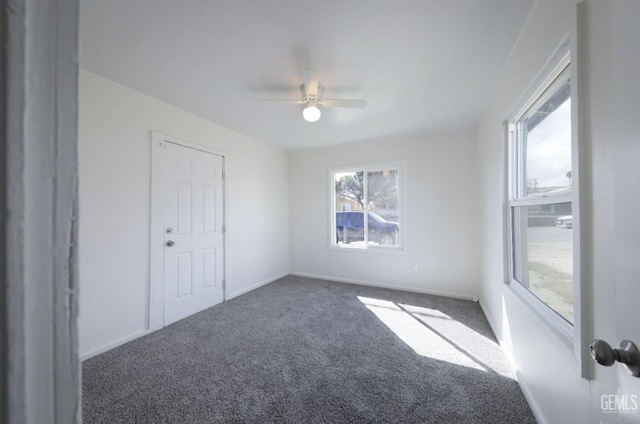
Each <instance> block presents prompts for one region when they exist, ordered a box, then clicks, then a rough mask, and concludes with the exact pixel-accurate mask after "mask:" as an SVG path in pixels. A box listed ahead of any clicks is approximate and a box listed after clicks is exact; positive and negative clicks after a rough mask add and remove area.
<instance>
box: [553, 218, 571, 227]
mask: <svg viewBox="0 0 640 424" xmlns="http://www.w3.org/2000/svg"><path fill="white" fill-rule="evenodd" d="M556 227H562V228H573V215H565V216H559V217H558V218H556Z"/></svg>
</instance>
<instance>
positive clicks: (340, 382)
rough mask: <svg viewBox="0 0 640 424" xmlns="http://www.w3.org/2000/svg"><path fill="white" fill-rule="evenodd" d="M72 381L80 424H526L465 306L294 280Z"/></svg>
mask: <svg viewBox="0 0 640 424" xmlns="http://www.w3.org/2000/svg"><path fill="white" fill-rule="evenodd" d="M82 380H83V384H82V388H83V395H82V396H83V422H84V423H110V424H111V423H154V424H159V423H492V424H496V423H535V419H534V417H533V415H532V413H531V410H530V409H529V406H528V405H527V402H526V400H525V399H524V396H523V395H522V392H521V391H520V388H519V386H518V384H517V383H516V381H515V380H514V379H513V376H512V375H511V371H510V370H509V366H508V364H507V361H506V359H505V358H504V356H503V354H502V351H501V350H500V348H499V347H498V345H497V343H496V341H495V338H494V336H493V334H492V332H491V329H490V328H489V325H488V324H487V321H486V319H485V318H484V316H483V314H482V311H481V309H480V307H479V306H478V305H477V304H476V303H473V302H470V301H464V300H459V299H451V298H446V297H438V296H428V295H421V294H415V293H408V292H402V291H395V290H386V289H378V288H372V287H364V286H358V285H350V284H340V283H335V282H329V281H322V280H314V279H308V278H300V277H293V276H289V277H285V278H283V279H281V280H278V281H276V282H273V283H271V284H268V285H266V286H264V287H261V288H259V289H257V290H254V291H252V292H250V293H247V294H245V295H242V296H239V297H237V298H235V299H232V300H230V301H228V302H225V303H223V304H220V305H217V306H214V307H213V308H210V309H207V310H205V311H203V312H200V313H198V314H196V315H193V316H191V317H189V318H186V319H184V320H182V321H179V322H177V323H175V324H172V325H170V326H168V327H165V328H164V329H162V330H160V331H157V332H154V333H152V334H150V335H147V336H145V337H142V338H139V339H136V340H134V341H132V342H129V343H127V344H125V345H122V346H120V347H118V348H116V349H113V350H111V351H108V352H106V353H103V354H101V355H99V356H96V357H94V358H91V359H89V360H87V361H85V362H84V363H83V378H82Z"/></svg>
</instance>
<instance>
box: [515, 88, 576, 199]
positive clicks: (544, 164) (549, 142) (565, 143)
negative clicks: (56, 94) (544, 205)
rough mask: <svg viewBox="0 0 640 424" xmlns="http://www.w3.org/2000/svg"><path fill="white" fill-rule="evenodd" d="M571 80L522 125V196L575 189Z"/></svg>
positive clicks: (520, 123) (521, 122) (530, 113)
mask: <svg viewBox="0 0 640 424" xmlns="http://www.w3.org/2000/svg"><path fill="white" fill-rule="evenodd" d="M565 78H567V80H566V81H565V82H564V83H563V84H562V85H561V86H560V87H559V88H558V89H557V90H556V91H555V93H554V94H553V95H551V97H550V98H549V99H548V100H546V101H545V102H544V103H543V104H542V105H540V106H534V109H533V111H531V112H529V113H527V115H525V117H524V119H522V120H521V121H520V122H519V127H520V131H521V135H522V141H523V146H522V147H523V155H524V158H523V164H522V165H523V170H522V171H524V172H523V178H522V181H521V183H522V185H523V186H522V192H523V193H522V194H524V195H525V196H530V195H535V194H553V193H563V192H566V191H568V190H569V189H570V188H571V98H570V85H569V84H570V83H569V80H568V77H565Z"/></svg>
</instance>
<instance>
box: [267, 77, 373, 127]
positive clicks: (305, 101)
mask: <svg viewBox="0 0 640 424" xmlns="http://www.w3.org/2000/svg"><path fill="white" fill-rule="evenodd" d="M302 79H303V81H304V82H303V84H302V85H301V86H300V91H301V93H302V99H299V100H282V99H265V100H258V101H259V102H265V103H282V104H295V105H306V106H305V108H304V109H303V110H302V117H303V118H304V119H305V120H306V121H309V122H316V121H317V120H318V119H320V115H321V114H322V112H321V111H320V109H318V106H322V107H343V108H349V109H363V108H364V107H365V106H366V105H367V101H366V100H362V99H325V98H323V97H322V94H323V93H324V87H323V86H322V85H320V84H319V83H318V76H317V74H316V72H315V71H314V70H311V69H304V70H303V71H302Z"/></svg>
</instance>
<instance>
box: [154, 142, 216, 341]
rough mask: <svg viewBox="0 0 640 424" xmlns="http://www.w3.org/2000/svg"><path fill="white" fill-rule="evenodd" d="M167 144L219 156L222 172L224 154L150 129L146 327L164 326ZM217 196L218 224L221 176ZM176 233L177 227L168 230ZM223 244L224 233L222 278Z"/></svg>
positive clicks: (157, 327) (155, 328) (159, 327)
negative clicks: (147, 312) (164, 215)
mask: <svg viewBox="0 0 640 424" xmlns="http://www.w3.org/2000/svg"><path fill="white" fill-rule="evenodd" d="M167 143H171V144H174V145H177V146H181V147H186V148H190V149H194V150H198V151H202V152H205V153H210V154H213V155H216V156H220V157H222V170H223V172H224V169H225V163H226V158H227V155H226V153H224V152H221V151H219V150H215V149H210V148H208V147H206V146H202V145H199V144H195V143H190V142H188V141H184V140H180V139H177V138H175V137H171V136H167V135H165V134H161V133H159V132H156V131H151V203H150V206H151V209H150V214H151V216H150V218H151V219H150V228H149V231H150V237H149V239H150V250H149V254H150V257H149V324H148V326H149V329H151V330H159V329H161V328H163V327H164V320H165V316H164V304H165V297H164V249H165V247H164V239H165V234H164V231H165V228H164V217H163V207H164V202H163V188H164V187H165V184H166V183H167V180H166V175H165V174H164V173H163V169H164V165H165V162H164V161H165V160H166V157H167V155H166V154H165V149H166V146H167ZM221 188H222V189H221V193H220V196H221V198H222V202H223V209H222V217H221V220H222V223H224V221H225V216H226V212H227V211H226V201H225V179H224V178H223V180H222V186H221ZM172 230H173V231H174V232H176V233H177V232H178V228H173V229H172ZM225 245H226V234H224V233H223V235H222V246H223V253H222V258H221V261H222V269H223V277H222V278H223V279H224V278H225V275H224V273H225V268H226V267H225V262H226V259H225V254H224V250H225V249H224V246H225ZM222 293H223V296H222V300H223V301H224V300H226V293H225V288H224V286H223V287H222Z"/></svg>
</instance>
